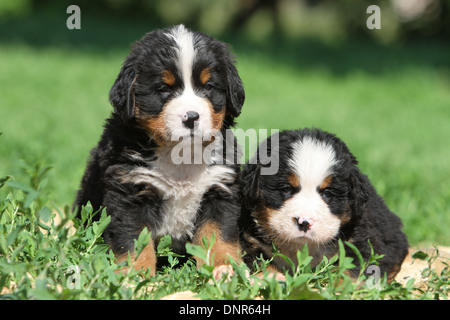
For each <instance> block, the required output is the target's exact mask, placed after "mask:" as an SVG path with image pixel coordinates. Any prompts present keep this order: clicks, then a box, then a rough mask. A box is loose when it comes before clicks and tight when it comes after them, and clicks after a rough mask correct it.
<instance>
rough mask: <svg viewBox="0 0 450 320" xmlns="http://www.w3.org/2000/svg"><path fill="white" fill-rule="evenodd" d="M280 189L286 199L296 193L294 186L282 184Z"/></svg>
mask: <svg viewBox="0 0 450 320" xmlns="http://www.w3.org/2000/svg"><path fill="white" fill-rule="evenodd" d="M279 190H280V193H281V196H282V197H283V199H284V200H286V199H289V198H290V197H292V195H293V194H294V188H292V186H282V187H281V188H280V189H279Z"/></svg>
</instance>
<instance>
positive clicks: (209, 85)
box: [203, 82, 213, 93]
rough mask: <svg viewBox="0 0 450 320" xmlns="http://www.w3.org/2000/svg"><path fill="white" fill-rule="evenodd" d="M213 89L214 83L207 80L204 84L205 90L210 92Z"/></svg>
mask: <svg viewBox="0 0 450 320" xmlns="http://www.w3.org/2000/svg"><path fill="white" fill-rule="evenodd" d="M212 89H213V85H212V84H210V83H209V82H207V83H205V84H204V85H203V90H205V91H206V92H208V93H209V92H211V90H212Z"/></svg>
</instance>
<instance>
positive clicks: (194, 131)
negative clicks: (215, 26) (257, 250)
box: [75, 25, 244, 272]
mask: <svg viewBox="0 0 450 320" xmlns="http://www.w3.org/2000/svg"><path fill="white" fill-rule="evenodd" d="M110 101H111V104H112V106H113V107H114V111H113V113H112V115H111V117H110V118H109V119H108V120H107V121H106V125H105V129H104V132H103V135H102V137H101V139H100V141H99V143H98V145H97V147H96V148H94V149H93V150H92V151H91V157H90V160H89V163H88V165H87V168H86V171H85V173H84V176H83V178H82V182H81V189H80V190H79V192H78V196H77V199H76V201H75V205H76V206H77V207H78V208H79V209H80V208H81V206H83V205H85V204H86V203H87V202H88V201H90V202H91V204H92V206H93V207H94V210H98V209H99V208H101V207H104V208H106V210H107V213H108V214H109V215H110V216H111V222H110V224H109V225H108V227H107V228H106V230H105V232H104V238H105V241H106V242H107V243H108V244H109V245H110V247H111V249H112V250H113V252H114V253H115V255H116V257H117V258H118V260H119V261H120V260H122V259H124V258H126V257H127V256H128V252H131V253H133V249H134V239H136V238H137V236H138V235H139V233H140V232H141V231H142V230H143V228H145V227H146V228H148V230H149V231H151V232H152V240H151V241H150V243H149V244H148V245H147V246H146V247H145V249H144V251H143V253H142V254H141V255H140V256H139V258H138V259H136V261H135V267H136V268H142V267H144V268H146V267H150V268H151V269H152V271H153V272H155V266H156V263H157V259H156V256H155V252H154V248H155V244H156V243H157V242H158V240H159V239H160V238H161V237H162V236H163V235H166V234H169V235H170V236H171V237H172V241H173V242H172V244H173V250H174V251H175V252H177V253H180V254H184V253H185V243H186V242H188V241H192V242H194V243H198V244H201V239H202V236H204V235H205V236H207V237H210V236H211V235H212V233H213V232H215V233H216V242H215V247H214V249H213V250H214V251H215V253H216V254H215V261H214V262H215V263H216V264H221V263H224V262H225V260H226V259H227V257H228V255H230V256H232V257H234V258H238V257H239V255H238V250H239V241H238V228H237V219H238V216H239V212H240V207H239V204H238V201H237V196H238V184H237V178H238V173H239V166H238V165H237V164H236V163H237V161H235V160H236V159H234V164H231V165H227V164H226V163H225V164H223V163H224V162H220V161H215V160H217V159H218V158H220V157H221V153H220V151H217V152H214V150H213V152H210V153H209V154H210V155H212V156H211V158H210V159H209V160H210V161H207V159H203V158H202V151H204V150H205V149H207V148H208V147H211V146H212V145H213V143H214V144H215V145H216V146H217V145H220V144H226V143H233V145H234V143H235V141H226V139H227V138H228V139H231V140H235V138H234V136H232V137H231V138H230V135H229V134H228V135H226V134H225V130H226V129H228V128H229V127H231V126H233V125H234V118H235V117H237V116H238V115H239V114H240V112H241V108H242V105H243V103H244V88H243V85H242V81H241V79H240V77H239V75H238V72H237V70H236V68H235V66H234V59H233V57H232V55H231V53H230V51H229V48H228V46H227V45H226V44H224V43H222V42H219V41H218V40H216V39H214V38H212V37H210V36H208V35H205V34H202V33H198V32H193V31H190V30H188V29H187V28H185V27H184V26H183V25H178V26H175V27H172V28H168V29H163V30H156V31H153V32H150V33H148V34H146V35H145V36H144V37H143V38H142V39H141V40H139V41H137V42H136V43H135V44H134V45H133V46H132V49H131V52H130V54H129V56H128V57H127V58H126V60H125V62H124V64H123V67H122V69H121V71H120V73H119V75H118V77H117V79H116V81H115V83H114V85H113V86H112V89H111V92H110ZM198 141H200V143H196V142H198ZM194 145H196V148H197V149H195V148H193V147H194ZM191 147H192V149H191ZM213 149H214V148H213ZM221 149H223V148H218V150H221ZM193 150H197V151H198V150H200V159H197V156H198V154H196V153H195V152H193ZM234 150H235V151H234V152H235V154H234V156H235V157H237V154H238V149H237V148H236V149H234ZM194 153H195V154H194ZM194 158H195V159H194ZM184 160H188V161H184ZM190 160H192V161H190ZM194 160H195V161H194ZM218 163H219V164H218ZM79 209H78V210H79Z"/></svg>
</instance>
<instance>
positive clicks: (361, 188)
mask: <svg viewBox="0 0 450 320" xmlns="http://www.w3.org/2000/svg"><path fill="white" fill-rule="evenodd" d="M369 184H370V182H369V180H368V178H367V177H366V176H365V175H364V174H362V173H361V171H360V170H359V169H358V167H356V166H355V167H354V170H353V172H352V174H351V177H350V189H351V196H352V200H353V201H352V212H353V214H355V215H357V216H359V215H361V214H362V212H363V210H364V206H365V204H366V202H367V201H368V200H369Z"/></svg>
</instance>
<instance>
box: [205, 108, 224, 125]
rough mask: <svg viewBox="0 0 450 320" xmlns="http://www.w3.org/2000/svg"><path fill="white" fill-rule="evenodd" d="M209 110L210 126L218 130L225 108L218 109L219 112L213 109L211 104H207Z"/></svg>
mask: <svg viewBox="0 0 450 320" xmlns="http://www.w3.org/2000/svg"><path fill="white" fill-rule="evenodd" d="M209 107H210V110H211V122H212V123H211V124H212V128H213V129H215V130H220V129H221V128H222V125H223V119H224V118H225V108H223V109H222V110H220V111H219V112H216V111H214V109H213V107H212V105H211V104H209Z"/></svg>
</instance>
